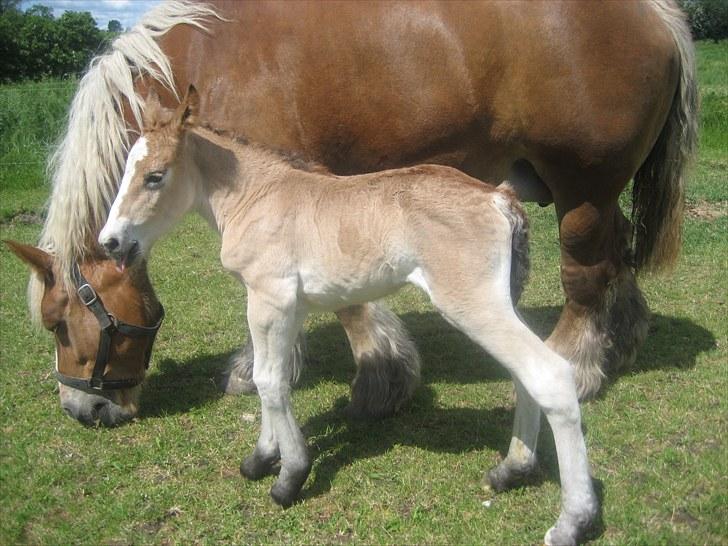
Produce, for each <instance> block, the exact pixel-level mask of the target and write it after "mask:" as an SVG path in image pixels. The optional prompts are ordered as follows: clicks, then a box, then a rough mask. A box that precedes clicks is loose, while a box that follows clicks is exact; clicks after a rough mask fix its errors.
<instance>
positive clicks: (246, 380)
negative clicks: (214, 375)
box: [218, 331, 306, 395]
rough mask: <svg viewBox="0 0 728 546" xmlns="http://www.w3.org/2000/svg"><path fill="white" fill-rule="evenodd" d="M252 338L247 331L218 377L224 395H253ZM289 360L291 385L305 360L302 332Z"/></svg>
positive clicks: (304, 340)
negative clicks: (244, 338)
mask: <svg viewBox="0 0 728 546" xmlns="http://www.w3.org/2000/svg"><path fill="white" fill-rule="evenodd" d="M253 353H254V351H253V338H252V336H251V335H250V331H248V336H247V339H246V341H245V345H243V346H242V347H241V348H240V349H238V350H237V351H236V352H235V353H234V354H233V355H232V356H231V357H230V360H229V361H228V365H227V367H226V368H225V370H224V371H223V372H222V374H221V375H220V380H219V383H218V385H219V386H220V390H222V391H223V392H224V393H225V394H231V395H237V394H253V393H255V382H254V381H253V360H254V354H253ZM289 358H290V359H291V361H290V365H289V369H290V370H291V385H295V384H296V383H297V381H298V377H299V375H300V372H301V370H302V369H303V366H304V364H305V360H306V338H305V336H304V335H303V332H301V333H299V335H298V337H297V338H296V343H295V344H294V346H293V350H292V351H291V354H290V356H289Z"/></svg>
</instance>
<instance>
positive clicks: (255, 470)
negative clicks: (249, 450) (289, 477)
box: [240, 453, 280, 481]
mask: <svg viewBox="0 0 728 546" xmlns="http://www.w3.org/2000/svg"><path fill="white" fill-rule="evenodd" d="M279 462H280V459H279V458H278V457H277V456H276V457H270V458H265V459H264V458H262V457H258V456H257V455H256V454H255V453H253V454H252V455H248V456H247V457H245V459H243V462H242V463H240V473H241V474H242V475H243V476H244V477H246V478H247V479H249V480H253V481H256V480H260V479H262V478H265V477H266V476H270V475H271V474H275V473H276V470H277V467H278V463H279Z"/></svg>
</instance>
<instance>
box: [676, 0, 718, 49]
mask: <svg viewBox="0 0 728 546" xmlns="http://www.w3.org/2000/svg"><path fill="white" fill-rule="evenodd" d="M679 1H680V6H681V7H682V9H683V11H684V12H685V13H686V14H687V16H688V22H689V23H690V30H691V31H692V33H693V38H694V39H696V40H706V39H707V40H715V41H718V40H722V39H724V38H728V2H727V1H726V0H679Z"/></svg>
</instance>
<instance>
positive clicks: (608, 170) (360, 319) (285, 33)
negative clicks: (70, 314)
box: [31, 0, 697, 415]
mask: <svg viewBox="0 0 728 546" xmlns="http://www.w3.org/2000/svg"><path fill="white" fill-rule="evenodd" d="M190 83H193V84H194V85H195V86H196V87H197V89H198V90H199V91H200V95H201V104H200V117H201V121H202V122H204V123H206V124H207V125H209V126H211V127H214V128H216V129H219V130H221V131H228V132H232V133H236V134H238V135H240V136H244V137H246V138H247V139H249V140H251V141H254V142H258V143H261V144H264V145H266V146H268V147H270V148H275V149H278V150H282V151H287V152H290V153H293V154H297V155H300V156H302V157H303V158H304V159H306V160H312V161H316V162H318V163H320V164H322V165H323V166H324V167H325V168H327V169H328V170H330V171H332V172H334V173H337V174H352V173H359V172H367V171H375V170H380V169H384V168H389V167H396V166H402V165H407V164H415V163H422V162H429V163H441V164H447V165H452V166H456V167H458V168H460V169H461V170H463V171H465V172H466V173H468V174H470V175H472V176H474V177H476V178H480V179H491V180H500V179H504V178H508V179H510V180H511V183H512V185H513V187H514V188H515V189H516V191H517V192H518V194H519V196H520V197H521V198H522V199H524V200H535V201H539V202H541V203H550V202H553V203H554V205H555V210H556V217H557V220H558V223H559V235H560V245H561V279H562V283H563V286H564V291H565V294H566V304H565V306H564V309H563V311H562V313H561V316H560V318H559V321H558V323H557V325H556V328H555V330H554V332H553V333H552V334H551V336H550V337H549V339H548V343H549V345H550V346H551V347H552V348H554V349H555V350H556V351H557V352H559V353H560V354H562V355H563V356H564V357H566V358H567V359H568V360H570V361H571V362H572V363H573V364H574V366H575V367H576V378H577V384H578V388H579V393H580V395H581V396H588V395H591V394H594V393H595V392H596V391H597V390H598V389H599V387H600V384H601V382H602V378H603V377H604V371H605V370H606V369H607V368H608V367H616V366H620V365H623V364H625V363H628V362H630V361H631V360H632V359H633V358H634V355H635V351H636V349H637V347H638V346H639V345H640V343H641V342H642V341H643V339H644V337H645V335H646V330H647V328H646V321H647V314H648V311H647V307H646V305H645V302H644V300H643V298H642V295H641V293H640V291H639V289H638V288H637V285H636V283H635V278H634V274H635V271H637V270H638V269H642V268H653V269H656V268H660V267H664V266H669V265H670V264H671V263H672V262H674V260H675V259H676V256H677V253H678V248H679V244H680V228H681V221H682V220H681V217H682V203H683V179H684V170H685V166H686V164H687V163H688V160H689V158H690V157H691V155H692V154H693V152H694V149H695V143H696V134H697V123H696V116H697V94H696V87H695V74H694V58H693V50H692V43H691V40H690V35H689V31H688V28H687V25H686V23H685V20H684V17H683V15H682V13H681V12H680V11H679V10H678V8H677V7H676V5H675V4H674V2H672V0H651V1H646V2H594V3H588V4H587V3H586V2H558V1H548V2H503V3H499V2H482V3H480V2H463V3H459V2H443V3H438V2H428V3H409V2H407V3H397V2H394V3H392V2H387V3H365V4H362V3H353V2H352V3H347V2H342V3H329V2H327V3H319V2H295V3H290V4H288V3H279V2H235V1H233V2H226V1H220V2H213V3H211V5H210V6H207V5H202V4H192V3H185V2H170V3H168V4H165V5H163V6H161V7H160V8H158V9H157V10H155V11H154V12H151V13H150V14H149V15H148V17H147V18H146V19H145V20H144V21H143V22H142V23H140V25H138V26H137V27H135V28H134V29H133V30H132V31H131V32H129V33H127V34H124V35H122V36H121V37H120V38H118V39H117V40H116V42H115V43H114V44H113V46H112V50H111V51H110V52H109V53H108V54H106V55H104V56H102V57H99V58H98V59H96V60H95V61H94V63H93V64H92V66H91V68H90V70H89V72H88V73H87V74H86V76H85V77H84V78H83V80H82V81H81V84H80V86H79V91H78V93H77V95H76V97H75V99H74V102H73V105H72V107H71V112H70V119H69V126H68V131H67V133H66V135H65V138H64V140H63V142H62V143H61V145H60V147H59V148H58V151H57V153H56V155H55V159H54V163H53V165H54V171H53V172H54V175H53V194H52V198H51V201H50V206H49V210H48V218H47V221H46V224H45V227H44V230H43V234H42V236H41V246H42V247H44V248H45V249H47V250H49V251H50V252H51V253H52V254H53V256H54V257H55V260H56V261H57V264H56V265H57V267H58V268H59V269H60V271H62V272H65V274H63V273H62V274H61V275H60V279H61V282H62V283H63V284H65V285H69V286H70V282H71V280H70V279H71V275H70V271H71V270H72V265H73V264H74V263H76V262H78V261H83V262H84V263H86V264H88V263H89V262H90V263H91V264H92V263H93V262H94V260H95V259H97V257H98V256H99V253H98V248H97V246H96V242H95V241H96V237H97V234H98V231H99V229H100V227H101V226H102V225H103V224H104V220H105V218H106V214H107V211H108V208H109V206H110V203H111V202H112V201H113V198H114V195H115V193H116V189H117V186H118V183H119V180H120V178H121V170H122V167H123V164H124V159H125V154H126V151H127V150H128V148H129V146H130V144H131V143H132V142H133V141H134V140H135V138H136V134H137V133H136V130H137V128H138V127H139V123H140V119H141V117H140V116H141V111H142V109H143V103H142V100H141V98H140V96H143V95H144V94H145V93H146V91H147V89H148V88H149V87H154V88H155V89H156V90H157V91H158V92H159V93H160V95H161V97H162V102H163V104H165V105H166V106H174V105H175V104H177V102H178V100H179V97H178V95H177V92H176V90H177V89H185V88H186V87H187V86H188V85H189V84H190ZM631 179H634V187H633V188H634V189H633V212H632V222H630V221H628V220H627V219H626V218H625V217H624V216H623V214H622V212H621V211H620V208H619V206H618V204H617V199H618V196H619V194H620V193H621V192H622V191H623V189H624V188H625V187H626V185H627V184H628V182H629V181H630V180H631ZM140 286H143V285H140ZM42 293H43V284H42V282H40V279H39V278H35V280H34V281H32V282H31V306H32V307H33V308H34V309H35V315H36V316H38V317H39V316H41V314H42V310H41V306H40V302H41V297H42ZM139 297H140V298H141V297H144V289H143V288H142V289H141V292H140V294H139ZM339 318H340V320H341V321H342V324H343V325H344V328H345V329H346V331H347V335H348V337H349V340H350V342H351V344H352V350H353V353H354V356H355V359H356V362H357V365H358V372H357V376H356V378H355V380H354V384H353V388H352V405H353V407H354V409H355V410H356V411H358V412H359V413H362V414H372V415H383V414H387V413H391V412H392V411H395V410H396V409H397V408H398V407H399V406H400V405H401V403H402V402H403V401H405V400H406V399H407V398H409V396H410V395H411V393H412V389H413V388H414V385H415V384H416V381H417V378H418V375H419V360H418V356H417V353H416V351H415V350H414V347H413V345H412V344H411V342H410V341H409V340H408V338H407V336H406V334H405V331H404V328H403V325H402V324H401V323H400V322H399V321H398V320H397V318H396V317H395V316H394V315H392V314H391V313H390V312H388V311H386V310H384V309H383V308H381V307H380V306H373V305H369V306H357V307H352V308H349V309H347V310H344V311H342V312H340V313H339ZM67 326H68V327H69V328H72V327H73V324H71V323H70V322H68V324H67ZM251 353H252V349H251V348H250V346H249V345H248V346H247V349H244V350H243V351H241V353H240V354H239V355H238V357H237V358H236V359H234V361H233V363H232V367H231V375H230V382H229V385H230V390H233V391H234V390H240V389H241V388H244V387H246V386H249V384H250V382H249V380H250V375H251V374H250V367H251V364H252V359H251ZM91 365H92V362H72V363H70V364H69V363H64V362H59V368H63V367H64V366H65V367H67V368H68V367H71V368H73V367H75V369H76V372H75V373H76V374H82V375H83V374H85V375H89V374H90V368H91ZM62 397H63V391H62ZM89 403H91V402H89ZM110 403H113V402H110Z"/></svg>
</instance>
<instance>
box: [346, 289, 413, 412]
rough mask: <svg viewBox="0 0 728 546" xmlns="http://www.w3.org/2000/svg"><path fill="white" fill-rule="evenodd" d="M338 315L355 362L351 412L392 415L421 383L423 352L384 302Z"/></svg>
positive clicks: (366, 304) (367, 304)
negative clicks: (421, 358) (421, 355)
mask: <svg viewBox="0 0 728 546" xmlns="http://www.w3.org/2000/svg"><path fill="white" fill-rule="evenodd" d="M336 316H337V317H338V318H339V320H340V321H341V325H342V326H343V327H344V330H346V336H347V337H348V338H349V343H350V344H351V352H352V353H353V355H354V361H355V362H356V377H355V378H354V381H353V383H352V384H351V404H350V406H349V413H350V415H351V416H352V417H356V418H369V417H373V418H376V419H378V418H382V417H388V416H390V415H393V414H394V413H396V412H397V411H399V409H400V408H401V407H402V406H403V405H404V404H405V403H406V402H408V401H409V400H410V399H411V398H412V395H413V393H414V391H415V389H416V388H417V386H418V385H419V383H420V355H419V353H418V351H417V347H416V346H415V344H414V342H413V341H412V339H411V338H410V336H409V334H408V333H407V329H406V328H405V326H404V324H403V323H402V321H401V320H400V319H399V318H398V317H397V315H395V314H394V313H392V311H390V310H389V309H387V308H386V307H385V306H384V305H382V304H381V303H365V304H363V305H354V306H351V307H347V308H345V309H341V310H339V311H337V312H336Z"/></svg>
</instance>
